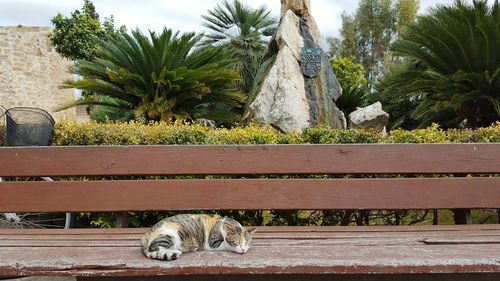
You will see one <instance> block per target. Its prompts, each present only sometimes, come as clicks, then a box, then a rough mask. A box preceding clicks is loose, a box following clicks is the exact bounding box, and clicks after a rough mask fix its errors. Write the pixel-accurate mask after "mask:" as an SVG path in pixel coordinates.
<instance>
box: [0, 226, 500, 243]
mask: <svg viewBox="0 0 500 281" xmlns="http://www.w3.org/2000/svg"><path fill="white" fill-rule="evenodd" d="M148 229H149V228H85V229H0V235H2V239H3V237H6V238H7V237H9V236H13V235H15V236H16V237H19V236H30V235H36V236H42V235H47V237H53V235H64V236H76V237H79V236H98V237H103V236H115V235H134V236H136V235H139V234H142V233H145V232H146V231H147V230H148ZM424 232H425V235H428V233H435V232H438V233H448V232H449V233H450V235H462V233H473V234H477V233H484V234H489V235H491V233H500V224H470V225H412V226H407V225H405V226H385V225H383V226H382V225H380V226H376V225H375V226H259V227H258V233H260V234H262V233H269V234H276V235H280V234H282V233H285V234H287V235H288V234H290V233H292V234H293V235H296V236H299V237H300V236H301V235H311V234H324V233H326V234H332V235H340V236H343V235H370V236H371V235H382V236H390V235H401V234H406V233H424ZM420 235H423V234H420ZM77 239H78V238H77ZM0 240H1V239H0Z"/></svg>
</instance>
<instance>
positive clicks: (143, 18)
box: [0, 0, 453, 36]
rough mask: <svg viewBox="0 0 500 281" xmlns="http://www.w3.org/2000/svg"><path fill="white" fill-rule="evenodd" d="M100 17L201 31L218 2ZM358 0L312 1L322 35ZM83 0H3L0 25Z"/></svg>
mask: <svg viewBox="0 0 500 281" xmlns="http://www.w3.org/2000/svg"><path fill="white" fill-rule="evenodd" d="M244 2H246V3H247V4H248V5H250V6H254V7H259V6H262V5H266V6H267V7H268V8H269V9H270V10H271V11H272V12H273V14H274V15H276V16H278V15H279V11H280V1H279V0H244ZM93 3H94V5H95V6H96V9H97V12H98V13H99V15H100V16H101V18H104V17H108V16H110V15H113V16H114V17H115V21H116V24H117V26H121V25H125V26H127V28H129V29H131V28H135V27H139V28H140V29H141V30H144V31H147V30H148V29H151V30H161V29H163V27H164V26H166V27H169V28H172V29H174V30H180V31H202V30H203V28H202V26H201V24H200V23H201V15H202V14H205V13H206V11H207V10H209V9H212V8H213V7H215V5H216V4H217V3H219V0H94V1H93ZM357 3H358V0H311V6H312V8H311V9H312V13H313V16H314V17H315V18H316V21H317V22H318V25H319V28H320V30H321V32H322V33H323V35H325V36H326V35H327V36H332V35H337V34H338V30H339V28H340V27H341V20H340V15H341V14H342V12H343V11H347V12H349V13H350V12H352V11H353V10H355V8H356V6H357ZM450 3H453V0H421V8H422V9H421V13H423V12H425V10H426V9H427V8H428V7H431V6H434V5H436V4H450ZM82 6H83V0H0V26H14V25H24V26H50V19H51V18H52V17H53V16H55V15H56V14H57V13H58V12H61V13H62V14H63V15H66V16H69V14H70V13H71V12H72V11H74V10H76V9H80V8H81V7H82Z"/></svg>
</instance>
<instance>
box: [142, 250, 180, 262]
mask: <svg viewBox="0 0 500 281" xmlns="http://www.w3.org/2000/svg"><path fill="white" fill-rule="evenodd" d="M180 255H182V252H181V251H179V250H159V251H156V252H150V253H149V254H148V257H149V258H151V259H155V260H162V261H173V260H176V259H178V258H179V257H180Z"/></svg>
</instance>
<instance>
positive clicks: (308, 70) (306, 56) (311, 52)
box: [300, 48, 323, 78]
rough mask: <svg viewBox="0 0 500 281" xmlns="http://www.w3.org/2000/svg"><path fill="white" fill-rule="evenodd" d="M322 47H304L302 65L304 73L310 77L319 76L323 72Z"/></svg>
mask: <svg viewBox="0 0 500 281" xmlns="http://www.w3.org/2000/svg"><path fill="white" fill-rule="evenodd" d="M322 54H323V50H321V48H302V52H301V54H300V56H301V66H302V73H303V74H304V75H305V76H308V77H310V78H313V77H316V76H318V74H319V73H320V72H321V61H322V60H321V55H322Z"/></svg>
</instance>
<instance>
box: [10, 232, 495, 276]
mask: <svg viewBox="0 0 500 281" xmlns="http://www.w3.org/2000/svg"><path fill="white" fill-rule="evenodd" d="M145 231H146V230H145V229H134V228H125V229H74V230H6V229H4V230H0V253H1V254H0V275H3V276H8V275H11V276H77V277H113V276H157V275H174V276H176V275H186V274H190V275H221V274H222V275H234V274H273V275H274V274H278V275H279V274H350V275H352V274H401V273H419V274H427V273H433V274H435V273H446V274H451V273H489V272H499V271H500V225H462V226H432V227H431V226H412V227H408V226H406V227H403V226H400V227H387V226H372V227H261V228H258V230H257V233H256V237H255V240H254V246H253V248H252V249H251V251H250V252H249V253H247V254H245V255H239V254H234V253H229V252H195V253H186V254H184V255H183V256H181V257H180V258H179V259H178V260H176V261H172V262H162V261H153V260H150V259H147V258H146V257H144V256H143V255H142V253H141V251H140V247H139V239H140V237H141V235H142V234H143V233H144V232H145ZM278 257H279V258H278ZM169 280H171V279H169Z"/></svg>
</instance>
